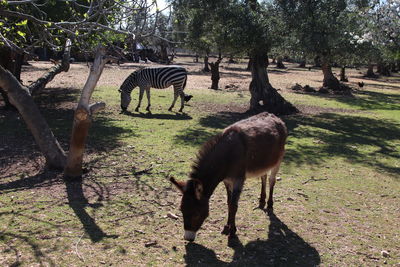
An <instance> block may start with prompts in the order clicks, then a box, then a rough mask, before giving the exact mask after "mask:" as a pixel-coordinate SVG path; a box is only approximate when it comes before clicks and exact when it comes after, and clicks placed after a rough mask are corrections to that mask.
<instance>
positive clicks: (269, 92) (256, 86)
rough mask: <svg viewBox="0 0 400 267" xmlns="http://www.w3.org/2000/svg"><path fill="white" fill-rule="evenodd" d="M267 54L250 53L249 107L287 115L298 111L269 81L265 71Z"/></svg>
mask: <svg viewBox="0 0 400 267" xmlns="http://www.w3.org/2000/svg"><path fill="white" fill-rule="evenodd" d="M267 59H268V57H267V55H266V54H265V53H263V52H253V53H252V55H251V62H252V65H251V75H252V81H251V83H250V87H249V90H250V93H251V99H250V109H251V110H253V111H255V112H259V111H268V112H271V113H274V114H277V115H288V114H293V113H297V112H299V111H298V109H297V108H296V107H295V106H293V105H292V104H291V103H290V102H288V101H286V100H285V99H284V98H283V97H282V96H281V95H280V94H279V93H278V92H277V91H276V89H275V88H273V87H272V85H271V84H270V83H269V79H268V73H267V64H266V62H267Z"/></svg>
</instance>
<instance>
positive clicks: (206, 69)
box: [203, 56, 210, 72]
mask: <svg viewBox="0 0 400 267" xmlns="http://www.w3.org/2000/svg"><path fill="white" fill-rule="evenodd" d="M203 71H205V72H209V71H210V68H208V56H204V69H203Z"/></svg>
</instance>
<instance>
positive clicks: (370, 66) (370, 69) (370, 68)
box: [365, 63, 376, 78]
mask: <svg viewBox="0 0 400 267" xmlns="http://www.w3.org/2000/svg"><path fill="white" fill-rule="evenodd" d="M365 76H366V77H371V78H375V77H376V74H375V73H374V64H372V63H370V64H368V70H367V74H366V75H365Z"/></svg>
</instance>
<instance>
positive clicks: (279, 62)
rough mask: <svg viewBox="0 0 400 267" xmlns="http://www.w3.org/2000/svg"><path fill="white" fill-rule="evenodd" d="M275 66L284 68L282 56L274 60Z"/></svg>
mask: <svg viewBox="0 0 400 267" xmlns="http://www.w3.org/2000/svg"><path fill="white" fill-rule="evenodd" d="M276 67H277V68H278V69H286V67H285V65H284V64H283V58H282V57H281V56H279V57H278V58H277V60H276Z"/></svg>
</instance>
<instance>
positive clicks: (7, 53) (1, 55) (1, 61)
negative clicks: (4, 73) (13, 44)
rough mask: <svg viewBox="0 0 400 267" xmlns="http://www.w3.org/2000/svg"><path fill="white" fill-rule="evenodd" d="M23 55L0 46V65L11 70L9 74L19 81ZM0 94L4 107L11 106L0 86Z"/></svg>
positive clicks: (8, 107)
mask: <svg viewBox="0 0 400 267" xmlns="http://www.w3.org/2000/svg"><path fill="white" fill-rule="evenodd" d="M23 58H24V55H23V53H18V52H16V51H13V50H12V49H11V48H9V47H6V46H3V47H0V66H2V67H3V68H4V69H6V70H8V71H10V72H11V74H12V75H13V76H14V77H15V78H16V79H17V80H18V81H21V68H22V62H23ZM0 94H1V95H2V97H3V101H4V106H5V109H10V108H12V107H13V106H12V104H11V103H10V100H9V98H8V96H7V93H6V91H5V90H3V89H2V88H1V87H0Z"/></svg>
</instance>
